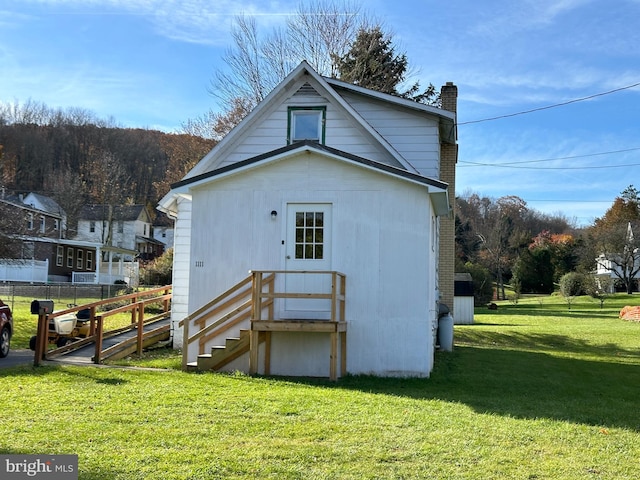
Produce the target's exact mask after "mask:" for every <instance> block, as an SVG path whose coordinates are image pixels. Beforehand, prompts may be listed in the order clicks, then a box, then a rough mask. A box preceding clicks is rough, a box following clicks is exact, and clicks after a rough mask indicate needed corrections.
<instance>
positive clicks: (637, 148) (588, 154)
mask: <svg viewBox="0 0 640 480" xmlns="http://www.w3.org/2000/svg"><path fill="white" fill-rule="evenodd" d="M636 150H640V147H632V148H625V149H623V150H611V151H608V152H597V153H585V154H583V155H571V156H567V157H556V158H545V159H543V160H522V161H520V162H505V163H491V164H488V165H492V166H496V167H502V166H507V165H520V164H523V163H542V162H555V161H557V160H573V159H575V158H586V157H597V156H599V155H610V154H613V153H626V152H634V151H636ZM460 163H474V162H465V161H460Z"/></svg>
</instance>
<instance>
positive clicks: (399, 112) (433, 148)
mask: <svg viewBox="0 0 640 480" xmlns="http://www.w3.org/2000/svg"><path fill="white" fill-rule="evenodd" d="M342 96H343V98H344V99H345V100H346V101H347V102H348V103H349V104H350V105H351V106H352V107H353V108H354V110H356V111H357V112H358V113H359V114H360V115H361V116H362V117H363V118H364V119H365V121H366V122H367V123H369V124H370V125H371V126H372V127H373V128H374V129H375V130H376V131H377V132H378V133H379V134H380V135H382V136H383V137H384V138H385V140H387V141H388V142H389V143H390V144H391V145H392V146H393V148H394V149H395V150H396V151H397V152H398V153H400V155H402V157H403V158H405V159H406V160H407V161H408V162H409V163H410V164H411V165H413V166H414V167H415V168H416V170H418V172H419V173H420V174H421V175H424V176H425V177H430V178H439V175H440V170H439V165H440V160H439V159H440V141H439V131H438V119H437V118H436V117H435V116H434V117H433V118H429V117H426V116H425V114H420V113H418V112H413V111H411V110H409V109H401V108H400V107H397V106H394V105H391V104H388V103H385V102H381V101H378V100H373V99H370V98H367V97H363V96H359V95H354V94H352V93H343V94H342Z"/></svg>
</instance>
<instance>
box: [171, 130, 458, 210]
mask: <svg viewBox="0 0 640 480" xmlns="http://www.w3.org/2000/svg"><path fill="white" fill-rule="evenodd" d="M305 152H306V153H311V152H312V153H317V154H319V155H322V156H325V157H328V158H332V159H335V160H338V161H343V162H346V163H350V164H352V165H356V166H359V167H361V168H366V169H368V170H374V171H377V172H378V173H382V174H384V175H388V176H391V177H395V178H398V179H400V180H404V181H407V182H410V183H414V184H418V185H421V186H423V187H426V188H427V190H428V191H429V193H430V194H432V197H433V201H434V206H435V209H436V213H437V214H438V215H446V214H448V213H449V210H450V205H449V199H448V195H447V187H448V185H447V184H446V183H444V182H441V181H439V180H434V179H433V178H428V177H425V176H422V175H419V174H417V173H414V172H410V171H407V170H403V169H401V168H396V167H393V166H391V165H387V164H384V163H379V162H375V161H373V160H369V159H366V158H363V157H359V156H357V155H353V154H351V153H348V152H343V151H341V150H338V149H335V148H332V147H329V146H327V145H322V144H320V143H317V142H313V141H309V140H306V141H303V142H297V143H294V144H291V145H287V146H285V147H282V148H278V149H276V150H272V151H270V152H267V153H263V154H261V155H257V156H255V157H252V158H248V159H246V160H242V161H240V162H236V163H233V164H230V165H226V166H224V167H221V168H218V169H215V170H212V171H209V172H204V173H201V174H200V175H196V176H193V177H190V178H185V179H183V180H181V181H179V182H176V183H174V184H172V185H171V189H172V192H174V193H175V194H187V193H188V191H189V189H190V188H192V187H194V186H197V185H201V184H204V183H208V182H210V181H214V180H217V179H220V178H224V177H226V176H229V175H232V174H237V173H239V172H242V171H246V170H249V169H252V168H255V167H257V166H259V165H265V164H268V163H273V162H277V161H280V160H283V159H285V158H291V157H293V156H296V155H299V154H300V153H305ZM165 198H166V197H165ZM169 203H170V202H169ZM168 207H169V204H168V203H167V204H164V205H162V207H161V209H162V210H163V211H167V210H169V208H168Z"/></svg>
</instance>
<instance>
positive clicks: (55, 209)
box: [24, 192, 64, 215]
mask: <svg viewBox="0 0 640 480" xmlns="http://www.w3.org/2000/svg"><path fill="white" fill-rule="evenodd" d="M29 197H33V198H34V199H35V200H37V201H38V203H39V204H40V206H41V207H42V210H43V211H45V212H47V213H50V214H52V215H64V210H63V209H62V207H61V206H60V205H58V202H56V201H55V200H54V199H53V198H51V197H47V196H46V195H40V194H39V193H35V192H31V193H29V194H27V195H26V196H25V197H24V203H25V204H27V202H28V200H29Z"/></svg>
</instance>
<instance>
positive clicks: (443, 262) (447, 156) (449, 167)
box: [438, 82, 458, 319]
mask: <svg viewBox="0 0 640 480" xmlns="http://www.w3.org/2000/svg"><path fill="white" fill-rule="evenodd" d="M440 101H441V102H442V109H443V110H448V111H450V112H454V113H457V111H458V87H456V86H455V85H454V84H453V82H447V83H446V84H445V85H443V86H442V88H441V89H440ZM456 121H457V115H456V120H454V125H453V126H452V128H453V138H452V139H451V140H450V139H441V144H440V180H441V181H443V182H446V183H447V184H448V185H449V205H451V209H452V210H451V215H450V216H449V217H440V252H439V263H438V272H439V275H438V277H439V283H440V285H439V288H440V303H444V304H445V305H447V306H448V307H449V309H450V311H451V314H452V315H453V318H454V319H455V312H454V311H453V291H454V290H453V289H454V276H455V204H456V202H455V198H456V163H458V132H457V125H456V124H455V122H456ZM445 140H447V141H445ZM451 141H453V143H451Z"/></svg>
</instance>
